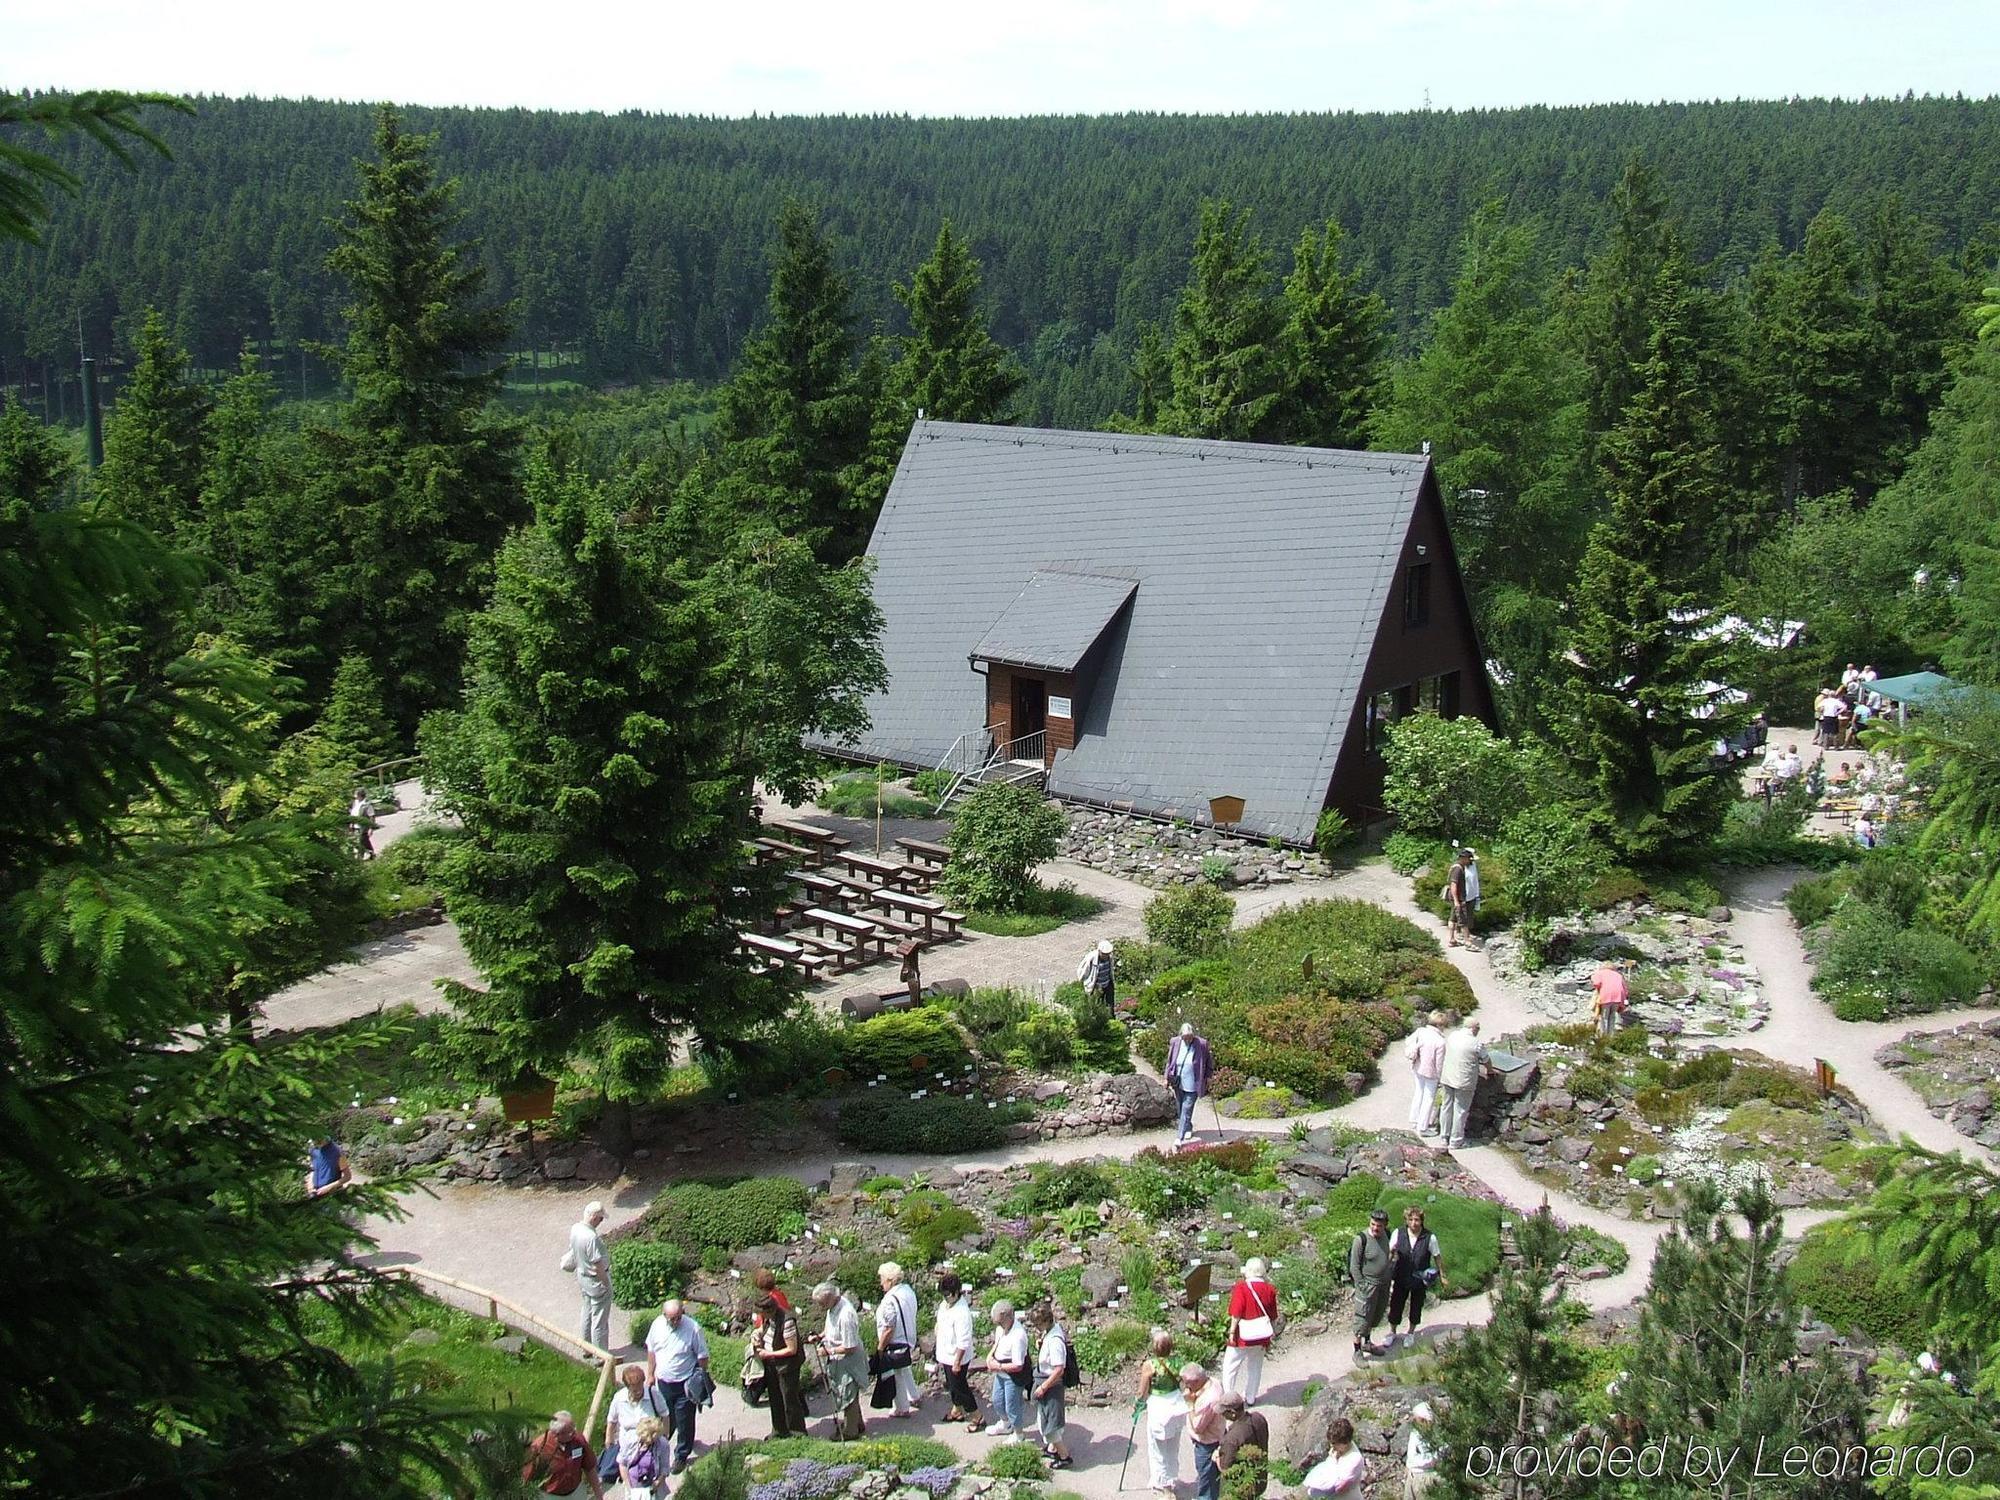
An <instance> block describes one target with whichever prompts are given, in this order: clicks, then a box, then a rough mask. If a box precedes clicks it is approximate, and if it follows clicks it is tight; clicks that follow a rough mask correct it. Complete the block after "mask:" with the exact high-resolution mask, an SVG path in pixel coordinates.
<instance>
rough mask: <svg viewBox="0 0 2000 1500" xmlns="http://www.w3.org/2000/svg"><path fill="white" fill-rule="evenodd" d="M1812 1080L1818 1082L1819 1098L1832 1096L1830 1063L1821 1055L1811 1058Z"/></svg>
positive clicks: (1831, 1069)
mask: <svg viewBox="0 0 2000 1500" xmlns="http://www.w3.org/2000/svg"><path fill="white" fill-rule="evenodd" d="M1813 1080H1814V1082H1816V1083H1818V1084H1819V1096H1820V1098H1822V1099H1830V1098H1832V1097H1833V1087H1834V1084H1833V1064H1832V1063H1830V1062H1828V1061H1827V1060H1826V1059H1825V1058H1823V1057H1815V1058H1814V1059H1813Z"/></svg>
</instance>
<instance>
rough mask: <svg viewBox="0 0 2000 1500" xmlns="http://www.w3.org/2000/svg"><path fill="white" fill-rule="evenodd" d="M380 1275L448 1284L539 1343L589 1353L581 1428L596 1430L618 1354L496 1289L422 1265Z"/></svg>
mask: <svg viewBox="0 0 2000 1500" xmlns="http://www.w3.org/2000/svg"><path fill="white" fill-rule="evenodd" d="M381 1274H383V1275H384V1276H407V1277H410V1278H411V1279H412V1280H415V1281H420V1282H423V1283H424V1284H425V1285H426V1286H432V1287H449V1288H450V1289H451V1290H452V1291H455V1292H458V1293H460V1294H461V1295H463V1296H466V1297H470V1298H471V1299H472V1300H473V1301H474V1302H484V1303H485V1304H486V1316H487V1318H488V1319H489V1320H490V1321H492V1322H495V1323H505V1324H507V1326H509V1327H510V1328H519V1329H520V1330H521V1332H523V1333H525V1334H528V1335H530V1336H531V1337H533V1338H535V1339H536V1340H537V1341H538V1342H540V1343H544V1344H549V1345H552V1346H557V1347H558V1348H560V1347H561V1346H565V1345H566V1346H568V1347H567V1349H563V1350H562V1352H565V1353H567V1352H569V1351H570V1350H575V1349H581V1350H583V1351H584V1352H585V1354H586V1355H587V1356H588V1359H587V1361H586V1362H588V1361H589V1360H595V1361H596V1362H597V1366H598V1370H597V1389H596V1390H595V1391H594V1392H592V1394H591V1397H590V1414H589V1415H588V1416H587V1417H586V1418H585V1419H584V1421H583V1423H582V1430H583V1431H584V1432H586V1433H589V1432H595V1431H596V1430H597V1414H598V1412H600V1411H601V1410H603V1408H604V1397H605V1393H606V1392H607V1391H609V1390H610V1389H611V1380H612V1377H613V1376H614V1375H615V1374H617V1372H618V1356H617V1355H615V1354H613V1353H612V1352H611V1351H610V1350H609V1349H600V1348H598V1347H597V1345H595V1344H591V1343H586V1342H585V1341H584V1340H582V1339H580V1338H578V1337H577V1336H576V1335H575V1334H573V1333H570V1332H568V1331H567V1330H565V1329H561V1328H558V1327H556V1325H555V1324H553V1323H551V1322H549V1321H548V1319H546V1318H544V1317H542V1316H541V1314H539V1313H533V1312H529V1311H528V1309H527V1308H525V1307H523V1306H521V1304H520V1303H518V1302H515V1301H512V1300H510V1299H508V1298H506V1297H503V1296H501V1295H500V1294H499V1293H498V1292H494V1291H489V1290H487V1289H486V1288H485V1287H483V1286H474V1285H473V1284H472V1283H471V1282H469V1281H460V1280H459V1279H458V1278H457V1277H456V1276H445V1275H443V1274H441V1273H439V1272H437V1271H429V1270H425V1269H424V1268H423V1267H422V1266H385V1267H384V1268H383V1270H382V1273H381ZM438 1300H439V1301H441V1302H444V1301H449V1299H448V1298H443V1297H440V1298H439V1299H438ZM502 1308H505V1309H506V1310H507V1312H508V1314H509V1316H508V1317H505V1318H503V1317H501V1316H500V1310H501V1309H502Z"/></svg>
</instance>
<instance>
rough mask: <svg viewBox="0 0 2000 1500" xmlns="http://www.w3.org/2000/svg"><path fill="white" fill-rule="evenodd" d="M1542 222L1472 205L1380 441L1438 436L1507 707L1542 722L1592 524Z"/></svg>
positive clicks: (1573, 384) (1455, 535) (1575, 382)
mask: <svg viewBox="0 0 2000 1500" xmlns="http://www.w3.org/2000/svg"><path fill="white" fill-rule="evenodd" d="M1548 291H1549V286H1548V273H1547V268H1546V265H1545V263H1544V260H1543V257H1542V254H1541V251H1540V247H1539V244H1538V239H1537V235H1536V233H1535V230H1534V228H1533V227H1532V226H1530V225H1525V224H1509V223H1508V222H1507V221H1506V218H1505V210H1504V205H1503V204H1501V203H1499V202H1492V203H1488V204H1486V205H1484V206H1483V207H1481V208H1480V210H1479V211H1478V212H1477V213H1475V214H1474V215H1473V220H1472V224H1471V226H1470V227H1469V228H1468V229H1467V231H1466V236H1465V241H1464V244H1463V246H1462V248H1461V259H1460V262H1459V270H1458V275H1457V277H1456V279H1455V281H1454V283H1453V286H1452V298H1451V302H1450V305H1449V306H1447V307H1445V308H1444V309H1443V310H1442V311H1440V312H1439V313H1438V314H1437V316H1436V317H1435V318H1434V319H1433V320H1432V324H1431V334H1430V339H1429V341H1428V342H1427V343H1426V344H1425V346H1424V351H1423V353H1422V354H1420V355H1419V356H1418V357H1417V358H1416V359H1415V360H1413V361H1411V362H1409V363H1407V364H1405V365H1403V366H1402V367H1401V368H1400V369H1399V370H1398V372H1397V375H1396V380H1395V383H1394V386H1393V390H1392V393H1391V396H1390V399H1389V402H1388V405H1387V407H1386V408H1385V409H1384V410H1383V411H1382V412H1381V413H1380V417H1379V420H1378V422H1377V423H1376V439H1377V442H1378V443H1379V444H1380V446H1382V447H1384V448H1388V449H1391V450H1394V451H1396V452H1402V453H1416V452H1419V451H1420V450H1421V449H1422V447H1423V445H1424V444H1426V443H1428V444H1429V445H1430V451H1431V454H1432V457H1433V461H1434V463H1435V464H1436V466H1437V475H1438V486H1439V488H1440V490H1441V491H1442V493H1443V496H1444V503H1445V510H1446V512H1447V514H1449V515H1450V517H1451V521H1452V544H1453V546H1454V547H1455V548H1456V549H1457V551H1458V556H1459V560H1460V563H1461V565H1462V567H1463V568H1464V570H1465V577H1466V583H1467V585H1468V587H1469V588H1470V589H1471V591H1472V594H1473V598H1474V601H1475V607H1476V608H1477V610H1478V614H1479V620H1480V625H1481V629H1482V633H1483V636H1484V639H1485V641H1486V644H1487V648H1488V650H1490V651H1491V652H1492V653H1493V654H1494V655H1495V656H1496V657H1498V658H1499V660H1501V661H1502V662H1504V663H1506V665H1507V668H1508V674H1509V677H1510V679H1511V681H1510V684H1509V693H1508V706H1509V709H1510V713H1509V717H1510V719H1517V720H1525V721H1526V722H1528V723H1531V724H1538V723H1540V722H1541V721H1542V719H1543V717H1544V716H1545V714H1546V707H1545V704H1546V702H1547V700H1548V698H1549V691H1550V688H1551V686H1552V683H1553V680H1554V679H1555V677H1556V676H1557V675H1558V674H1557V672H1556V662H1557V660H1558V658H1559V657H1560V655H1561V652H1562V649H1563V645H1562V641H1561V634H1562V630H1561V621H1560V615H1559V612H1560V607H1561V599H1562V596H1563V594H1564V593H1565V591H1566V590H1567V587H1568V582H1569V580H1570V579H1571V578H1572V577H1573V576H1574V573H1575V569H1576V564H1577V561H1578V559H1579V558H1580V556H1581V555H1582V551H1583V543H1584V540H1585V539H1586V537H1587V535H1588V531H1589V524H1588V518H1589V507H1590V504H1591V501H1592V498H1593V497H1592V494H1591V488H1590V484H1589V472H1588V458H1587V449H1588V444H1587V441H1586V438H1585V433H1584V408H1583V401H1582V388H1583V371H1582V369H1581V367H1580V366H1579V365H1578V363H1577V361H1576V359H1575V356H1574V354H1573V352H1572V351H1571V350H1570V349H1569V348H1568V347H1566V346H1565V344H1564V343H1563V342H1562V341H1561V340H1560V339H1559V338H1558V337H1557V336H1556V335H1555V332H1554V330H1553V329H1552V327H1551V324H1550V317H1549V300H1548Z"/></svg>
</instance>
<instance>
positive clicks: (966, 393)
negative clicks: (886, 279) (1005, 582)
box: [854, 219, 1022, 521]
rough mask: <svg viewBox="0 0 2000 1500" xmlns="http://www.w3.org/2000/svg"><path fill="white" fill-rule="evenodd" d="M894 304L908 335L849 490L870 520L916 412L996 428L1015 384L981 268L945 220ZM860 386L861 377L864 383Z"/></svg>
mask: <svg viewBox="0 0 2000 1500" xmlns="http://www.w3.org/2000/svg"><path fill="white" fill-rule="evenodd" d="M895 294H896V300H897V301H898V302H900V303H902V305H903V307H904V310H905V311H907V312H908V313H909V317H910V332H909V335H908V336H907V337H905V338H899V339H896V340H895V341H894V343H893V349H894V354H893V360H892V362H891V363H890V364H889V365H888V368H887V369H886V371H885V373H884V374H883V377H882V380H881V394H880V396H879V397H878V398H877V400H876V402H875V413H874V418H873V421H872V424H871V429H870V436H869V443H868V457H867V460H866V462H865V464H864V465H863V472H862V474H861V476H860V477H859V478H857V480H856V481H855V483H854V492H855V500H856V503H857V504H858V505H861V506H863V507H865V508H866V510H867V512H868V516H869V520H870V521H872V520H873V515H874V512H875V511H876V510H877V509H879V508H880V507H881V504H882V497H883V496H884V495H886V494H887V493H888V492H889V481H890V480H891V479H893V478H894V477H895V473H896V463H897V461H898V460H899V459H900V458H901V457H902V453H903V444H904V443H905V442H906V441H907V440H908V438H909V436H910V425H911V423H913V422H914V421H915V420H916V417H917V413H918V412H922V413H923V414H924V415H925V416H926V417H928V418H930V419H931V420H933V421H939V422H997V421H999V420H1001V418H1002V417H1004V416H1005V415H1006V411H1007V406H1008V403H1009V402H1010V401H1012V399H1013V396H1014V392H1015V391H1017V390H1018V389H1019V388H1020V385H1021V379H1022V377H1021V371H1020V367H1019V366H1018V365H1016V364H1015V362H1014V360H1013V358H1012V356H1010V355H1009V354H1008V353H1007V351H1006V350H1004V349H1002V348H1001V347H1000V346H999V345H998V344H996V343H994V342H993V336H992V334H991V333H989V332H988V331H987V327H986V315H985V314H984V313H983V312H982V311H981V310H980V306H979V262H978V261H977V260H975V259H974V258H973V254H972V247H971V246H970V245H969V244H967V243H966V240H965V237H964V236H963V235H961V234H959V233H958V231H957V230H955V229H953V228H952V225H951V220H949V219H946V220H945V221H944V223H943V224H941V225H939V226H938V234H937V242H936V244H934V245H933V246H932V247H931V253H930V258H929V259H927V260H926V261H925V262H924V263H923V264H922V265H920V266H918V267H917V269H916V272H915V274H913V275H912V276H911V277H910V280H909V284H908V285H907V286H906V285H903V284H901V283H898V284H897V286H896V288H895ZM863 379H864V382H865V380H866V377H865V376H864V377H863Z"/></svg>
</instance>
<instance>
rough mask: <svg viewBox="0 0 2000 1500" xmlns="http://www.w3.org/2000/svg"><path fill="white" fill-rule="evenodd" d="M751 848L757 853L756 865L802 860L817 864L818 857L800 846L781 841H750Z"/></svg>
mask: <svg viewBox="0 0 2000 1500" xmlns="http://www.w3.org/2000/svg"><path fill="white" fill-rule="evenodd" d="M750 843H751V846H752V847H753V848H754V849H755V850H756V851H757V863H758V864H760V865H766V864H770V863H771V862H772V861H774V860H804V861H807V862H809V863H813V864H817V863H818V862H819V856H818V855H817V854H815V853H814V852H813V851H812V850H810V849H808V848H806V847H805V846H804V845H802V844H788V843H786V842H785V841H784V840H783V839H752V840H751V841H750Z"/></svg>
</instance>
